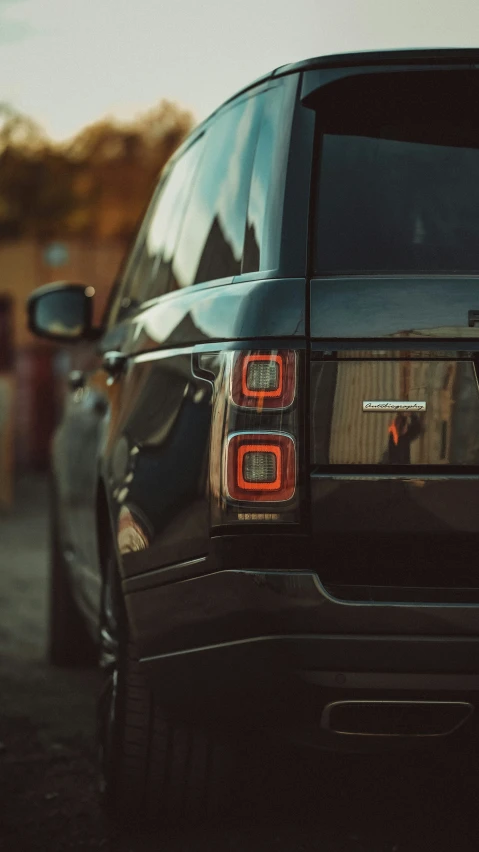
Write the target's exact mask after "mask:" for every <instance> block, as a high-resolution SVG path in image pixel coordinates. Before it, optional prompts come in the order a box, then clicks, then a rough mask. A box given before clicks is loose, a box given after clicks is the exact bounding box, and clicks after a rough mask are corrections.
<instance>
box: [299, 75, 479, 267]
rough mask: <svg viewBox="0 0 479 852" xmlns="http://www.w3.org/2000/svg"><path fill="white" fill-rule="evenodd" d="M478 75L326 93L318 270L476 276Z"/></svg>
mask: <svg viewBox="0 0 479 852" xmlns="http://www.w3.org/2000/svg"><path fill="white" fill-rule="evenodd" d="M478 78H479V73H478V72H462V71H452V72H451V71H442V72H434V73H430V72H422V73H418V72H408V73H407V72H404V73H396V74H391V73H390V74H378V75H368V76H366V75H365V76H360V77H357V78H354V79H352V80H346V81H342V82H340V83H335V84H331V85H330V86H327V87H325V89H324V90H323V93H322V94H321V95H320V96H319V97H318V101H317V104H316V108H317V122H318V130H319V133H318V135H317V138H318V145H317V150H316V157H317V160H318V166H319V168H317V174H318V185H317V195H316V214H315V227H314V239H315V271H316V273H318V274H322V275H324V274H361V273H363V274H364V273H366V274H367V273H369V272H375V273H408V272H412V273H413V272H414V273H421V272H423V273H470V272H479V81H478Z"/></svg>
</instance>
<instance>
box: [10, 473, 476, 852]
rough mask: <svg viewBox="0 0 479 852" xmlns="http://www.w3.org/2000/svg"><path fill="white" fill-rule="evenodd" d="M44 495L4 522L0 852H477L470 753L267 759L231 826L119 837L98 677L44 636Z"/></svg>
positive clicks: (32, 496)
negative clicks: (69, 665) (57, 653)
mask: <svg viewBox="0 0 479 852" xmlns="http://www.w3.org/2000/svg"><path fill="white" fill-rule="evenodd" d="M46 515H47V489H46V484H45V481H44V480H43V479H42V478H38V477H31V478H30V479H28V480H22V481H21V482H20V483H18V486H17V499H16V508H15V510H14V511H13V512H11V513H9V514H4V515H0V850H1V852H30V850H45V852H46V850H48V852H60V850H62V852H63V850H68V849H74V850H76V849H78V850H83V849H102V850H111V852H153V850H167V851H168V852H187V850H188V852H207V850H208V852H213V850H214V852H216V850H218V852H246V850H248V852H312V850H318V852H319V850H321V852H412V850H415V852H419V850H421V852H424V850H426V849H428V850H429V849H431V850H451V852H452V850H454V852H462V850H473V849H474V850H476V852H477V848H478V840H477V837H478V828H479V820H478V816H477V812H478V808H477V799H476V796H475V793H474V792H473V787H472V785H471V781H472V780H473V776H474V774H475V771H476V770H475V763H476V761H475V759H474V755H470V757H469V759H467V760H466V759H465V758H464V757H459V756H456V757H455V758H451V759H448V760H445V758H443V757H442V756H441V755H440V754H436V755H432V756H424V755H422V753H415V754H409V755H393V756H389V757H388V756H381V757H366V756H354V757H351V756H338V755H330V754H324V753H321V754H310V753H299V752H297V751H293V750H291V749H276V750H275V751H272V750H267V751H266V752H265V755H264V756H263V757H262V759H261V761H258V763H257V765H256V764H255V766H256V768H255V769H254V770H253V771H251V769H250V771H249V773H245V774H244V776H242V777H238V779H237V784H236V787H237V792H236V798H235V805H234V808H233V812H232V813H231V814H230V815H229V817H228V819H227V821H223V822H221V823H217V824H210V825H204V826H202V827H200V828H199V829H196V830H195V831H191V830H188V829H186V828H185V829H184V830H182V831H180V832H176V833H175V834H174V835H173V834H161V835H160V834H158V835H155V836H151V835H150V836H147V835H145V836H137V837H132V836H127V835H125V834H124V833H122V834H117V833H115V831H114V829H113V828H112V827H111V826H109V825H108V824H107V823H106V822H105V820H104V818H103V815H102V813H101V810H100V808H99V807H98V803H97V793H96V776H95V749H94V712H95V711H94V708H95V696H96V692H97V689H98V675H97V673H96V672H95V671H89V670H87V671H73V672H72V671H65V670H54V669H52V668H50V667H49V666H47V665H46V663H45V661H44V649H45V638H46V572H47V520H46Z"/></svg>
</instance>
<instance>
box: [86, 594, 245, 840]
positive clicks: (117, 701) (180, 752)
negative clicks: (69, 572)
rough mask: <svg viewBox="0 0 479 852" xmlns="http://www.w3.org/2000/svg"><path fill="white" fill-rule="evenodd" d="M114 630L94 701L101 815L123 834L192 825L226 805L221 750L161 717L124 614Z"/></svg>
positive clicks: (226, 768) (209, 738)
mask: <svg viewBox="0 0 479 852" xmlns="http://www.w3.org/2000/svg"><path fill="white" fill-rule="evenodd" d="M110 599H111V598H110ZM103 620H104V624H103V629H102V635H103V636H104V637H105V636H106V637H107V639H106V653H105V655H104V659H105V660H107V659H110V660H111V657H112V648H113V647H114V646H115V641H114V640H113V641H112V636H111V632H112V631H111V630H110V631H108V625H107V627H106V630H105V613H104V616H103ZM106 620H108V617H106ZM114 624H115V625H116V626H117V628H118V629H119V632H120V635H119V637H118V642H117V644H116V647H117V653H116V659H115V661H114V662H111V663H110V665H109V666H108V665H106V666H105V683H104V688H103V690H102V693H101V695H100V699H99V702H98V722H99V729H98V732H99V751H100V775H101V789H102V797H103V803H104V805H105V807H106V810H107V812H108V813H109V815H110V816H111V817H112V818H113V819H114V820H115V821H116V822H119V823H121V824H122V825H123V826H124V827H126V828H134V827H136V826H139V825H140V826H141V825H142V824H145V823H150V824H151V823H163V824H167V825H175V824H181V823H182V822H184V821H189V822H198V821H200V820H201V819H203V818H204V817H207V816H212V815H214V814H215V813H218V812H219V811H221V810H223V809H224V807H225V805H226V804H227V802H228V789H229V782H230V780H231V777H232V762H231V758H232V751H231V750H230V747H229V744H228V743H226V742H220V741H219V740H218V738H217V737H216V735H212V734H210V733H209V732H206V731H202V730H197V729H193V728H187V727H186V726H184V725H183V724H177V723H175V722H174V721H171V720H170V719H168V718H167V716H166V715H165V713H164V711H163V710H162V708H161V707H160V706H159V705H158V702H157V700H156V699H155V696H154V695H153V693H152V691H151V689H150V688H149V686H148V684H147V683H146V680H145V678H144V675H143V671H142V670H141V666H140V664H139V661H138V653H137V651H136V648H135V645H134V643H133V642H132V641H131V640H130V639H129V638H128V635H127V634H128V630H127V624H126V617H125V615H124V612H123V615H122V618H121V619H119V620H116V619H115V622H114ZM113 629H115V627H113ZM108 633H109V635H108Z"/></svg>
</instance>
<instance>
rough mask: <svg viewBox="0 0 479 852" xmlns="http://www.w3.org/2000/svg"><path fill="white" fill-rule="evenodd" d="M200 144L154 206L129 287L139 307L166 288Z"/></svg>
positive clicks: (175, 171)
mask: <svg viewBox="0 0 479 852" xmlns="http://www.w3.org/2000/svg"><path fill="white" fill-rule="evenodd" d="M202 142H203V137H200V139H199V140H197V141H195V142H194V143H193V145H192V146H191V147H190V148H188V149H187V150H186V151H185V153H184V154H183V155H182V156H181V157H180V158H179V159H178V160H177V161H176V163H175V164H174V165H173V168H172V169H171V172H170V173H169V174H168V178H167V180H166V183H165V186H164V189H163V191H162V192H161V193H160V195H159V196H158V199H157V202H156V204H155V205H154V208H153V211H152V214H151V217H150V219H149V224H148V227H147V229H146V232H145V237H144V245H143V247H142V251H141V254H140V257H139V261H138V264H137V268H136V270H135V273H134V281H133V284H132V299H133V300H134V301H135V302H137V303H139V304H141V303H142V302H145V301H148V300H149V299H153V298H156V297H157V296H161V295H162V294H163V293H166V291H167V289H168V285H169V280H170V271H171V260H172V257H173V252H174V249H175V246H176V243H177V240H178V235H179V231H180V226H181V223H182V220H183V215H184V212H185V207H186V204H187V202H188V201H189V198H190V193H191V187H192V183H193V179H194V175H195V172H196V168H197V166H198V161H199V159H200V156H201V152H202V150H203V145H202Z"/></svg>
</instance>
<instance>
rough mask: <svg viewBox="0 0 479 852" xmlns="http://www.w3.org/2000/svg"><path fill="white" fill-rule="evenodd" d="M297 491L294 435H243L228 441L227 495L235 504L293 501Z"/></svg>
mask: <svg viewBox="0 0 479 852" xmlns="http://www.w3.org/2000/svg"><path fill="white" fill-rule="evenodd" d="M295 490H296V449H295V442H294V438H293V437H292V436H291V435H284V434H273V433H265V434H262V433H258V432H254V433H241V434H237V435H232V436H230V437H229V440H228V444H227V460H226V491H227V495H228V496H229V497H230V498H231V499H232V500H240V501H242V502H245V501H246V502H258V501H263V502H267V503H273V502H274V503H276V502H280V501H281V502H284V501H286V500H290V499H291V498H292V497H293V495H294V492H295Z"/></svg>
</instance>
